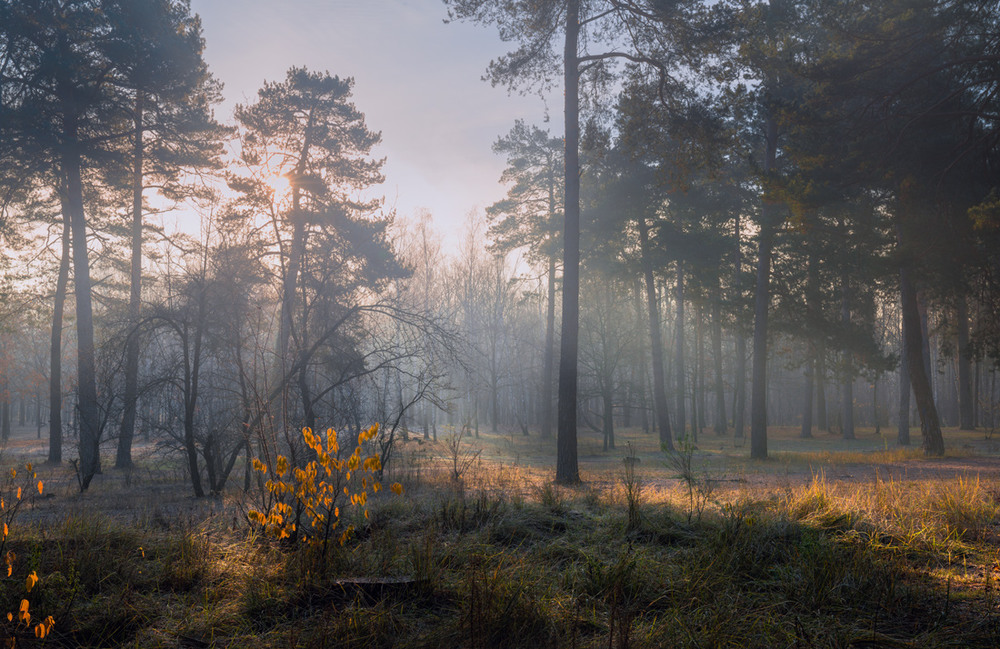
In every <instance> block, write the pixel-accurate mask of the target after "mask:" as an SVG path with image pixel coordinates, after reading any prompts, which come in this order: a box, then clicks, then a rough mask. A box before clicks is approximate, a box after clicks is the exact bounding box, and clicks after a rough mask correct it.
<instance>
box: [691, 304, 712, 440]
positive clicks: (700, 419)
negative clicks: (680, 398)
mask: <svg viewBox="0 0 1000 649" xmlns="http://www.w3.org/2000/svg"><path fill="white" fill-rule="evenodd" d="M697 316H698V320H697V321H696V323H695V342H696V344H697V346H696V350H697V351H696V358H695V377H696V378H695V381H694V384H695V385H696V386H697V392H698V396H697V398H694V395H692V399H691V408H692V409H693V410H694V411H695V413H696V415H697V417H696V421H697V423H696V425H695V427H694V441H696V442H697V441H698V436H699V435H701V431H702V430H704V429H705V427H706V426H707V425H708V424H707V421H708V419H707V417H706V414H707V410H706V408H705V305H704V304H698V312H697Z"/></svg>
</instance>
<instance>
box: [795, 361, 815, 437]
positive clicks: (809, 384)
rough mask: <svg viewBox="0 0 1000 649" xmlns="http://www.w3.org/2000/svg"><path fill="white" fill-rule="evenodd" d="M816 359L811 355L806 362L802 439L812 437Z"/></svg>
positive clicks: (800, 434)
mask: <svg viewBox="0 0 1000 649" xmlns="http://www.w3.org/2000/svg"><path fill="white" fill-rule="evenodd" d="M812 348H813V345H812V343H809V349H810V350H811V349H812ZM815 363H816V358H815V355H814V354H810V355H809V357H808V359H807V360H806V371H805V386H804V387H803V389H802V392H803V396H802V431H801V432H800V433H799V437H801V438H802V439H809V438H810V437H812V426H813V373H814V369H815Z"/></svg>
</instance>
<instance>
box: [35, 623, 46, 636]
mask: <svg viewBox="0 0 1000 649" xmlns="http://www.w3.org/2000/svg"><path fill="white" fill-rule="evenodd" d="M35 637H36V638H38V639H39V640H41V639H42V638H44V637H45V625H44V624H36V625H35Z"/></svg>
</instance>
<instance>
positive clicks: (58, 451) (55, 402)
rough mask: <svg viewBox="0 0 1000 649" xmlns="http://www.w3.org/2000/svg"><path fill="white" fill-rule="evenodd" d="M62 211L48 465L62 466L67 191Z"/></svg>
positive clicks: (68, 241) (62, 196) (51, 361)
mask: <svg viewBox="0 0 1000 649" xmlns="http://www.w3.org/2000/svg"><path fill="white" fill-rule="evenodd" d="M60 200H61V201H62V207H63V232H62V252H61V253H60V255H59V275H58V277H57V279H56V295H55V300H54V303H53V305H52V338H51V344H50V349H49V457H48V463H49V464H61V463H62V329H63V311H64V309H65V307H66V289H67V287H68V285H69V261H70V246H71V245H72V243H71V239H70V214H69V203H68V201H67V200H66V190H65V187H64V188H63V189H62V191H61V192H60Z"/></svg>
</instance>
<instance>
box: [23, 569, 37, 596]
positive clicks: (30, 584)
mask: <svg viewBox="0 0 1000 649" xmlns="http://www.w3.org/2000/svg"><path fill="white" fill-rule="evenodd" d="M37 583H38V573H37V572H35V571H34V570H32V571H31V572H30V573H29V574H28V577H27V578H26V579H25V580H24V589H25V590H26V591H28V592H29V593H30V592H31V589H32V588H34V587H35V584H37Z"/></svg>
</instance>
